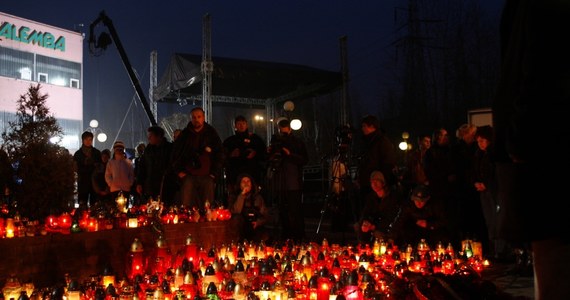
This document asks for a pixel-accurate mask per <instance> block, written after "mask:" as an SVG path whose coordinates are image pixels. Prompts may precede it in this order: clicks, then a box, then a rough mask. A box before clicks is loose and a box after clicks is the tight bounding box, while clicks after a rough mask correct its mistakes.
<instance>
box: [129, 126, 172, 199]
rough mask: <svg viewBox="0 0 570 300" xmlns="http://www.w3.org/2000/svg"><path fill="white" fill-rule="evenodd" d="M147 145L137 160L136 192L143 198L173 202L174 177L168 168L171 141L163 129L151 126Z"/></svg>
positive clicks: (148, 130)
mask: <svg viewBox="0 0 570 300" xmlns="http://www.w3.org/2000/svg"><path fill="white" fill-rule="evenodd" d="M147 138H148V145H147V146H146V147H145V151H144V153H143V155H142V156H141V157H140V158H139V160H138V165H137V168H136V169H135V171H136V177H137V180H136V182H137V193H138V194H139V195H142V196H143V198H144V199H147V198H152V199H154V200H158V198H159V197H160V199H161V201H163V202H164V203H165V204H166V205H172V204H174V193H175V192H176V188H177V186H176V180H175V179H176V177H175V176H174V174H173V173H172V172H170V171H171V170H169V163H170V157H171V156H172V143H171V142H169V141H168V140H166V137H165V132H164V129H162V128H161V127H159V126H151V127H149V128H148V129H147Z"/></svg>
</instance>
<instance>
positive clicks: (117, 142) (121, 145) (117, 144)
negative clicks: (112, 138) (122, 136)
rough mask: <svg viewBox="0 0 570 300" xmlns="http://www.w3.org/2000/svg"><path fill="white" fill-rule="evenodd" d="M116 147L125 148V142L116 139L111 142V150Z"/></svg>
mask: <svg viewBox="0 0 570 300" xmlns="http://www.w3.org/2000/svg"><path fill="white" fill-rule="evenodd" d="M117 148H120V149H123V150H125V143H123V142H122V141H116V142H115V143H114V144H113V151H114V150H115V149H117Z"/></svg>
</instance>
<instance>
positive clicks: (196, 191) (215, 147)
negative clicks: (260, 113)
mask: <svg viewBox="0 0 570 300" xmlns="http://www.w3.org/2000/svg"><path fill="white" fill-rule="evenodd" d="M190 115H191V117H192V118H191V121H190V122H189V123H188V126H186V128H184V130H182V132H181V133H180V136H179V137H178V138H177V139H176V142H174V149H173V153H172V162H171V166H172V170H173V171H174V174H176V175H177V176H178V178H179V180H180V196H181V200H182V204H183V205H184V206H186V207H189V208H197V209H200V210H203V209H204V208H205V204H206V202H208V203H210V204H213V202H214V200H215V199H214V196H215V187H216V180H217V179H218V178H219V176H220V175H221V170H222V165H223V159H224V156H223V150H222V140H221V139H220V136H219V135H218V132H217V131H216V129H215V128H214V127H212V125H210V124H208V123H206V121H205V114H204V110H203V109H202V108H201V107H195V108H193V109H192V111H191V112H190Z"/></svg>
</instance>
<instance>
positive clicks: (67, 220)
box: [59, 213, 72, 234]
mask: <svg viewBox="0 0 570 300" xmlns="http://www.w3.org/2000/svg"><path fill="white" fill-rule="evenodd" d="M71 225H72V220H71V215H70V214H68V213H63V214H61V216H59V227H60V228H61V229H62V231H61V232H62V233H66V234H68V233H70V232H71V231H70V229H71Z"/></svg>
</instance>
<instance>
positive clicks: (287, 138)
mask: <svg viewBox="0 0 570 300" xmlns="http://www.w3.org/2000/svg"><path fill="white" fill-rule="evenodd" d="M278 127H279V134H278V135H274V136H273V138H272V139H271V143H270V145H269V147H268V148H267V150H268V153H269V157H268V164H269V166H268V168H269V170H268V176H269V178H268V180H269V181H270V182H271V190H272V192H273V193H272V196H274V197H275V198H276V200H277V203H278V206H279V220H280V222H281V235H282V238H284V239H287V238H291V239H294V240H302V239H303V238H304V237H305V220H304V216H303V209H302V190H303V166H304V165H305V164H307V162H308V160H309V158H308V154H307V149H306V147H305V143H304V142H303V140H301V139H300V138H298V137H296V136H295V135H293V133H292V129H291V125H290V122H289V120H281V121H279V122H278Z"/></svg>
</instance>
